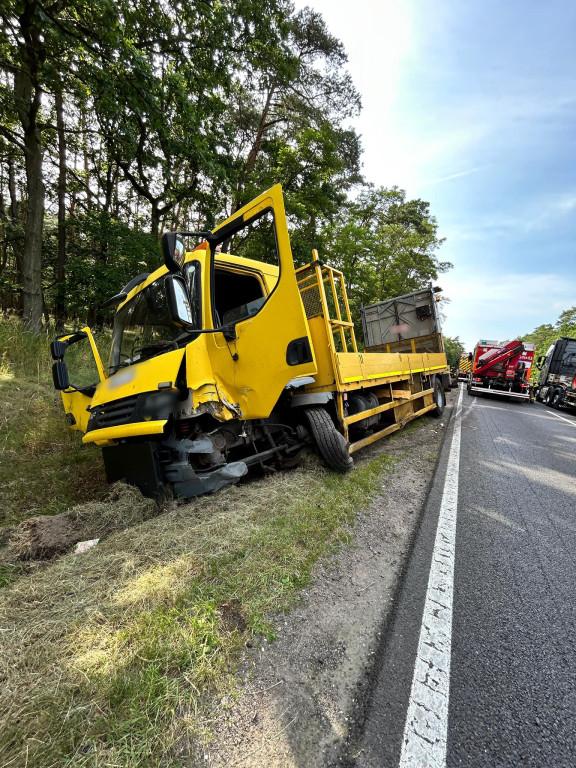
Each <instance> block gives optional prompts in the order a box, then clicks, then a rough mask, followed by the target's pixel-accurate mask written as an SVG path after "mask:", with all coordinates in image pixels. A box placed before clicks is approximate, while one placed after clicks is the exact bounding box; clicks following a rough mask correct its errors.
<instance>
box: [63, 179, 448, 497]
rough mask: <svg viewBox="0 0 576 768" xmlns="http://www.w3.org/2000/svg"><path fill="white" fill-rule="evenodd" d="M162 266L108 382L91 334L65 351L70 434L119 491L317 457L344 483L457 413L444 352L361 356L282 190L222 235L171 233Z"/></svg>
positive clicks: (135, 288) (133, 304) (132, 288)
mask: <svg viewBox="0 0 576 768" xmlns="http://www.w3.org/2000/svg"><path fill="white" fill-rule="evenodd" d="M187 238H196V243H197V242H198V239H200V240H201V242H200V243H199V244H196V243H194V241H193V240H192V245H193V246H195V247H192V248H191V249H190V250H187V249H186V247H185V241H186V239H187ZM163 252H164V261H165V264H164V266H162V267H160V268H159V269H157V270H156V271H155V272H153V273H152V274H150V275H140V276H138V277H137V278H135V279H134V280H133V281H131V283H129V284H128V285H127V286H125V288H124V289H123V290H122V291H121V292H120V293H119V294H118V295H117V296H116V297H114V298H113V299H112V300H111V301H113V302H115V303H117V305H118V306H117V310H116V314H115V320H114V328H113V337H112V345H111V352H110V358H109V361H108V366H107V369H104V367H103V365H102V362H101V361H100V357H99V355H98V352H97V350H96V347H95V345H94V340H93V338H92V334H91V333H90V331H89V329H83V330H82V331H80V332H77V333H74V334H67V335H65V336H62V337H59V338H58V339H56V340H55V341H54V342H53V343H52V357H53V359H54V361H55V362H54V367H53V376H54V384H55V386H56V388H57V389H60V390H61V392H62V398H63V402H64V406H65V410H66V413H67V419H68V421H69V424H70V426H71V428H73V429H80V430H81V431H83V432H84V433H85V434H84V438H83V440H84V442H87V443H95V444H96V445H99V446H101V447H102V451H103V456H104V463H105V467H106V473H107V476H108V479H109V481H110V482H112V481H114V480H117V479H125V480H127V481H128V482H130V483H133V484H135V485H137V486H138V487H139V488H140V489H141V490H142V492H143V493H145V494H147V495H150V496H153V497H155V498H157V499H161V498H162V497H163V496H164V494H165V491H166V488H167V486H169V485H171V486H173V488H174V490H175V492H176V493H177V494H178V495H180V496H182V497H192V496H198V495H200V494H202V493H207V492H211V491H215V490H218V489H219V488H221V487H223V486H224V485H226V484H228V483H233V482H236V481H237V480H238V479H239V478H240V477H242V476H243V475H245V474H246V472H247V471H248V469H249V468H250V467H253V466H258V467H260V468H267V467H282V466H289V465H292V464H294V463H295V462H296V461H297V460H298V456H299V454H300V452H301V450H302V448H303V446H304V445H305V444H306V443H312V444H313V445H315V446H316V448H317V449H318V451H319V452H320V454H321V455H322V457H323V458H324V460H325V461H326V463H327V464H328V465H329V466H330V467H332V468H333V469H335V470H337V471H340V472H345V471H347V470H348V469H350V468H351V466H352V464H353V462H352V458H351V454H352V453H353V452H354V451H355V450H358V448H361V447H362V446H363V445H367V444H368V443H370V442H373V441H374V440H377V439H379V438H380V437H383V436H384V435H385V434H389V433H390V432H392V431H394V430H395V429H399V428H401V427H402V426H403V425H404V424H405V423H407V422H408V421H409V420H411V419H412V418H415V417H416V416H418V415H420V414H422V413H425V412H427V411H432V412H435V413H441V412H442V410H443V405H444V387H443V378H442V377H443V376H444V375H445V374H446V373H447V372H448V368H447V364H446V357H445V355H444V352H443V347H441V349H440V350H437V351H435V352H433V353H429V352H426V351H421V350H419V349H416V347H415V346H414V344H412V353H407V354H404V353H403V354H400V353H392V352H386V353H380V352H377V353H374V352H359V351H358V348H357V345H356V339H355V336H354V327H353V323H352V320H351V317H350V310H349V306H348V300H347V297H346V291H345V288H344V282H343V279H342V274H341V273H340V272H338V271H337V270H334V269H332V268H330V267H329V266H327V265H326V264H325V263H323V262H322V261H321V260H320V259H319V257H318V254H317V253H316V252H315V251H314V252H313V257H314V258H313V261H312V262H311V263H310V264H309V265H307V266H306V267H303V268H301V269H298V270H296V269H295V268H294V262H293V259H292V253H291V248H290V240H289V236H288V229H287V224H286V215H285V212H284V203H283V199H282V191H281V188H280V186H279V185H277V186H275V187H273V188H272V189H270V190H268V191H267V192H265V193H264V194H262V195H260V197H258V198H257V199H256V200H254V201H252V202H251V203H249V204H248V205H246V206H245V207H244V208H242V209H241V210H239V211H237V212H236V213H235V214H234V215H233V216H231V217H230V218H229V219H227V220H226V221H224V222H223V223H222V224H220V225H219V226H218V227H216V228H215V229H214V230H213V231H211V232H201V233H185V232H177V233H166V234H165V235H164V236H163ZM90 355H91V356H92V358H91V361H92V363H93V367H94V370H95V373H94V375H93V379H92V380H90V379H89V378H88V379H87V376H89V374H87V372H86V368H87V367H89V365H88V363H89V362H90ZM444 381H447V379H444Z"/></svg>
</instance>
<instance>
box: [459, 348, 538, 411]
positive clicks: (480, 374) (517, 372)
mask: <svg viewBox="0 0 576 768" xmlns="http://www.w3.org/2000/svg"><path fill="white" fill-rule="evenodd" d="M534 350H535V346H534V344H530V343H528V342H522V341H520V340H519V339H515V340H514V341H500V342H498V341H488V340H481V341H479V342H478V343H477V344H476V347H475V348H474V355H473V362H472V371H471V372H470V374H469V377H468V384H467V387H466V389H467V391H468V394H469V395H476V394H491V395H507V396H508V397H512V398H514V399H516V400H529V401H530V402H533V401H534V392H533V388H532V385H531V383H530V374H531V372H532V364H533V361H534Z"/></svg>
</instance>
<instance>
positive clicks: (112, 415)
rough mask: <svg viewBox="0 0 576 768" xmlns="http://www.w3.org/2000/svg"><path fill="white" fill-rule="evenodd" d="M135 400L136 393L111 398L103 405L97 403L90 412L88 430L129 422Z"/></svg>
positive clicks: (136, 400) (136, 399)
mask: <svg viewBox="0 0 576 768" xmlns="http://www.w3.org/2000/svg"><path fill="white" fill-rule="evenodd" d="M137 402H138V395H132V396H131V397H123V398H122V399H121V400H113V401H112V402H110V403H106V404H105V405H97V406H96V407H95V408H93V409H92V412H91V414H90V422H89V424H88V431H90V430H92V429H104V427H116V426H117V425H118V424H126V423H129V422H130V421H132V418H133V416H134V411H135V409H136V405H137Z"/></svg>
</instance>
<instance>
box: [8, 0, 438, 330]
mask: <svg viewBox="0 0 576 768" xmlns="http://www.w3.org/2000/svg"><path fill="white" fill-rule="evenodd" d="M0 19H1V21H2V27H1V31H0V115H1V117H0V305H1V309H2V312H3V316H4V317H5V318H8V317H12V316H15V317H18V318H22V321H23V324H24V327H25V328H26V329H27V330H28V331H29V332H31V333H32V334H33V335H39V334H40V333H41V332H42V329H43V328H47V327H49V326H50V324H52V323H53V324H55V327H56V328H58V329H60V328H63V327H64V325H65V324H68V323H71V322H72V321H88V322H90V323H95V324H97V325H102V324H104V323H105V322H106V321H107V319H110V318H109V317H108V316H107V315H106V314H105V313H103V312H102V311H101V309H100V307H101V305H102V304H103V302H104V301H105V300H106V299H107V298H108V297H110V296H111V295H113V294H115V293H117V292H118V290H120V288H121V287H122V285H124V284H125V283H126V282H128V280H130V279H131V278H132V277H133V276H134V275H136V274H138V273H141V272H144V271H151V270H153V269H155V268H156V267H157V266H159V265H160V249H159V244H158V243H159V237H160V235H161V234H162V232H163V231H166V230H170V229H172V228H183V227H186V228H189V229H204V230H205V229H207V228H211V227H213V226H214V225H215V224H216V223H217V222H218V221H221V220H222V219H224V218H226V217H227V216H229V215H230V214H232V213H233V212H234V211H236V210H238V209H239V208H240V207H241V206H242V205H243V204H244V203H246V202H248V201H249V200H251V199H252V198H253V197H255V196H256V195H257V194H259V193H260V192H262V191H263V190H265V189H267V188H268V187H270V186H272V185H273V184H275V183H278V182H279V183H281V184H282V186H283V189H284V194H285V200H286V206H287V214H288V217H289V226H290V229H291V239H292V250H293V254H294V259H295V261H296V263H297V265H301V264H304V263H307V262H308V261H310V256H311V249H312V248H318V249H319V250H320V252H321V254H323V255H324V257H325V258H326V260H327V261H329V262H330V263H331V264H332V265H333V266H335V267H337V268H340V269H342V271H343V272H344V274H345V276H346V281H347V288H348V290H349V293H350V298H351V305H352V309H353V312H356V311H357V309H358V307H359V305H360V304H361V303H364V304H367V303H371V302H374V301H379V300H381V299H383V298H388V297H391V296H394V295H398V294H401V293H405V292H408V291H411V290H415V289H416V288H419V287H421V286H422V285H424V284H426V283H427V282H429V281H430V280H436V279H437V277H438V274H439V273H442V272H444V271H446V270H447V269H449V267H450V266H451V265H450V264H449V263H447V262H442V261H440V260H439V258H438V256H437V252H438V249H439V247H440V245H441V243H442V239H441V238H440V237H439V234H438V224H437V221H436V219H435V218H434V216H433V215H431V213H430V210H429V205H428V203H427V202H425V201H423V200H419V199H415V200H410V199H407V196H406V194H405V192H404V191H403V190H401V189H399V188H397V187H396V186H394V185H393V181H394V180H393V179H390V180H387V182H388V183H391V186H380V187H376V186H374V185H371V184H368V183H367V182H366V180H365V179H364V176H363V170H362V144H361V137H360V136H359V135H358V134H357V132H356V131H355V130H354V128H353V127H352V126H351V121H352V119H353V118H354V116H355V115H357V114H358V112H359V110H360V109H361V103H360V96H359V93H358V91H357V89H356V87H355V85H354V83H353V82H352V80H351V77H350V75H349V74H348V73H347V71H346V62H347V58H346V53H345V51H344V48H343V46H342V44H341V42H340V41H339V40H338V39H337V38H335V37H334V36H333V35H332V34H330V32H329V30H328V29H327V27H326V25H325V23H324V21H323V19H322V17H321V16H320V15H319V14H318V13H316V12H314V11H313V10H310V9H304V10H301V11H298V12H296V11H295V9H294V7H293V5H292V3H291V2H289V0H259V1H258V2H256V0H244V2H242V3H237V2H233V0H218V1H217V2H216V0H203V1H202V0H197V1H196V2H193V3H181V2H179V0H163V1H162V2H158V1H157V0H148V1H147V2H142V0H117V1H116V2H110V1H109V0H77V1H76V2H74V3H73V4H72V3H69V2H67V1H66V0H44V1H43V2H40V1H39V0H9V1H8V2H7V3H2V5H1V8H0Z"/></svg>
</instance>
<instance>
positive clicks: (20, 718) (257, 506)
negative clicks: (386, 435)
mask: <svg viewBox="0 0 576 768" xmlns="http://www.w3.org/2000/svg"><path fill="white" fill-rule="evenodd" d="M391 465H392V462H391V460H390V459H389V458H388V457H386V456H380V457H378V458H376V459H373V460H371V461H369V462H367V463H364V464H362V465H361V466H359V467H358V468H356V469H355V470H354V471H353V472H351V473H350V474H348V475H346V476H340V475H334V474H333V473H330V472H329V471H327V470H325V469H324V468H323V467H321V466H320V464H319V463H318V462H317V461H316V460H315V459H313V458H312V457H311V458H310V460H309V462H307V465H306V466H305V467H302V468H300V469H298V470H295V471H293V472H284V473H279V474H278V475H275V476H273V477H271V478H266V479H263V480H259V481H257V482H254V483H251V484H249V485H247V486H239V487H230V488H227V489H225V490H224V491H222V492H220V493H219V494H217V495H215V496H212V497H204V498H202V499H199V500H196V501H194V502H193V503H189V504H186V505H181V506H178V507H176V508H174V509H173V510H172V511H170V512H167V513H165V514H162V515H160V516H159V517H157V518H154V519H152V520H149V521H147V522H145V523H143V524H142V525H139V526H136V527H134V528H131V529H128V530H126V531H123V532H121V533H117V534H114V535H112V536H111V537H110V538H109V539H107V540H106V541H104V542H102V543H101V544H99V545H98V547H96V548H95V549H93V550H90V551H89V552H87V553H86V554H84V555H81V556H76V555H72V554H71V555H67V556H65V557H62V558H61V559H60V560H58V561H57V562H53V563H51V564H49V565H47V566H46V567H45V568H43V569H41V570H39V571H38V572H36V573H33V574H31V575H23V576H22V577H21V578H19V579H17V580H16V581H13V582H12V583H11V584H10V585H8V586H6V587H5V588H4V589H3V590H2V591H1V592H0V613H1V614H2V615H3V617H4V620H3V626H5V627H6V626H8V627H9V628H10V631H9V632H7V633H5V634H4V636H3V641H4V643H5V646H4V649H3V654H2V657H1V658H0V665H1V668H0V677H1V678H2V679H3V686H2V687H1V690H0V712H1V713H8V712H9V713H10V715H9V716H7V717H5V716H4V715H0V763H1V764H8V763H9V762H10V760H13V761H14V762H13V763H12V764H13V765H25V764H26V765H28V766H29V768H33V767H34V766H38V767H39V766H42V768H46V767H48V766H91V767H92V766H93V767H94V768H95V766H104V765H122V766H129V767H130V768H136V766H149V765H158V764H162V765H167V766H168V765H172V766H176V765H178V764H179V763H178V759H177V758H176V756H175V754H176V751H175V750H176V747H175V745H178V746H179V748H181V749H184V751H186V749H187V747H186V745H187V744H191V743H193V742H194V739H195V738H196V737H197V736H198V733H199V731H200V730H202V729H203V728H204V727H205V725H204V724H205V722H206V721H209V720H210V717H211V715H210V712H211V709H210V701H211V700H212V698H213V697H214V695H215V694H217V693H220V694H221V693H223V692H225V691H230V690H231V689H232V688H233V685H234V683H233V669H234V663H235V660H236V659H237V656H238V652H239V650H240V649H241V648H242V647H243V645H244V644H245V642H246V641H247V639H248V638H250V637H252V636H253V635H254V634H263V635H264V636H266V637H268V638H269V639H272V637H273V627H272V625H271V623H270V619H269V617H270V615H271V614H276V613H277V612H279V611H284V610H287V609H288V608H289V607H290V605H291V603H292V601H293V600H294V598H295V596H296V595H297V593H298V590H300V589H301V588H302V587H303V586H304V585H305V584H307V583H308V581H309V579H310V575H311V572H312V569H313V567H314V565H315V563H316V562H318V559H319V558H321V557H325V556H326V555H328V554H330V553H331V552H334V551H335V550H336V549H337V548H338V547H339V546H341V545H342V543H344V542H347V541H348V540H349V538H350V535H351V533H350V527H349V524H350V523H351V522H352V521H353V519H354V516H355V512H356V511H357V510H358V509H362V508H364V507H366V506H367V505H368V503H369V499H370V497H371V495H372V494H373V493H374V492H375V491H376V490H377V489H378V487H379V486H380V484H381V479H382V473H383V472H385V471H386V470H387V469H389V468H390V467H391Z"/></svg>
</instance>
